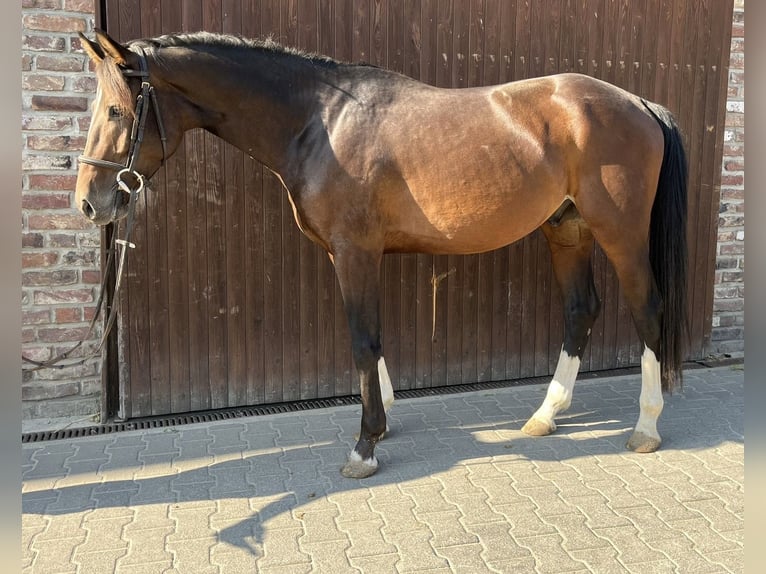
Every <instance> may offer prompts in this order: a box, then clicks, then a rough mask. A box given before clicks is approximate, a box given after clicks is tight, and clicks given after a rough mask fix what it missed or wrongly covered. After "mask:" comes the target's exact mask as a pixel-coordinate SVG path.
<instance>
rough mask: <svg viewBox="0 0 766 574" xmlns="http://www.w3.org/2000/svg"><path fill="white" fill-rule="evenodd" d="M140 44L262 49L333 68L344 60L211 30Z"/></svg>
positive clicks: (170, 36)
mask: <svg viewBox="0 0 766 574" xmlns="http://www.w3.org/2000/svg"><path fill="white" fill-rule="evenodd" d="M131 43H136V44H140V45H142V46H148V47H152V48H170V47H179V46H181V47H190V48H199V47H210V48H216V47H233V48H242V49H245V50H251V49H252V50H262V51H267V52H271V53H274V54H284V55H287V56H294V57H298V58H301V59H303V60H307V61H309V62H311V63H313V64H318V65H321V66H325V67H330V68H334V67H337V66H341V65H345V64H346V63H345V62H341V61H339V60H335V59H333V58H330V57H329V56H323V55H321V54H315V53H309V52H304V51H302V50H299V49H297V48H291V47H288V46H283V45H281V44H279V43H278V42H276V41H275V40H274V39H273V38H271V37H270V36H269V37H266V38H263V39H252V38H245V37H242V36H238V35H234V34H214V33H212V32H192V33H180V34H166V35H164V36H158V37H156V38H144V39H142V40H135V41H134V42H131Z"/></svg>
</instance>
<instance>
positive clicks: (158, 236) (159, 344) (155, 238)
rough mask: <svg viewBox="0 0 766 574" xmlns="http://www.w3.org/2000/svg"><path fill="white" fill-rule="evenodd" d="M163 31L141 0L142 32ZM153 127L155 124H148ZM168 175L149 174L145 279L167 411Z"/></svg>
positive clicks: (156, 396)
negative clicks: (149, 188)
mask: <svg viewBox="0 0 766 574" xmlns="http://www.w3.org/2000/svg"><path fill="white" fill-rule="evenodd" d="M161 33H162V11H161V6H160V2H159V0H142V2H141V35H142V36H157V35H159V34H161ZM148 129H156V128H151V127H150V128H148ZM166 181H167V177H166V167H162V168H160V170H159V171H158V172H157V174H156V175H155V176H154V177H153V178H152V182H151V186H150V187H151V191H150V192H149V193H147V194H146V209H147V219H146V249H147V279H148V284H149V285H151V286H152V287H151V292H152V296H151V297H149V298H148V303H149V310H148V312H149V356H150V365H151V367H150V368H151V373H150V384H151V413H152V414H154V415H159V414H165V413H169V412H170V410H171V407H170V388H171V387H170V385H169V384H168V380H169V379H170V353H169V348H170V339H169V337H170V329H169V317H168V305H169V302H168V244H167V234H166V229H167V223H168V222H167V196H168V190H167V184H166Z"/></svg>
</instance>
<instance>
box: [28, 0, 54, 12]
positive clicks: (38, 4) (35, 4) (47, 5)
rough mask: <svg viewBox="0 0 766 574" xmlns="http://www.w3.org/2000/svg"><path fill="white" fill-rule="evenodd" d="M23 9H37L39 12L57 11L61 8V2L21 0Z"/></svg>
mask: <svg viewBox="0 0 766 574" xmlns="http://www.w3.org/2000/svg"><path fill="white" fill-rule="evenodd" d="M21 7H22V8H37V9H38V10H56V9H59V8H61V0H21Z"/></svg>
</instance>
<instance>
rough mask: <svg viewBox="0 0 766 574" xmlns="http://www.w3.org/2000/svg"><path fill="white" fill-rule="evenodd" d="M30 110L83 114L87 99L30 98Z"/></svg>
mask: <svg viewBox="0 0 766 574" xmlns="http://www.w3.org/2000/svg"><path fill="white" fill-rule="evenodd" d="M32 109H33V110H43V111H57V112H85V111H87V110H88V99H87V98H83V97H72V96H40V95H35V96H32Z"/></svg>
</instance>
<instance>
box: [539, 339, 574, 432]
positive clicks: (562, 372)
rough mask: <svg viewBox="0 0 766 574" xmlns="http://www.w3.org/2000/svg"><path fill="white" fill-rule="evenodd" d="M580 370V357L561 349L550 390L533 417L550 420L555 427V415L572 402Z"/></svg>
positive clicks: (549, 386)
mask: <svg viewBox="0 0 766 574" xmlns="http://www.w3.org/2000/svg"><path fill="white" fill-rule="evenodd" d="M579 370H580V359H578V358H577V357H572V356H570V355H569V354H568V353H567V352H565V351H563V350H562V351H561V354H560V355H559V362H558V364H557V365H556V372H555V373H553V379H552V380H551V384H550V385H548V392H547V393H546V395H545V400H544V401H543V404H542V405H540V408H539V409H537V412H535V414H534V415H532V418H533V419H542V420H543V421H545V422H550V423H551V426H552V427H553V428H554V429H555V428H556V426H555V424H554V423H553V417H555V416H556V415H557V414H558V413H560V412H561V411H565V410H567V409H568V408H569V405H570V404H571V403H572V391H573V389H574V385H575V380H576V379H577V372H578V371H579Z"/></svg>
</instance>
